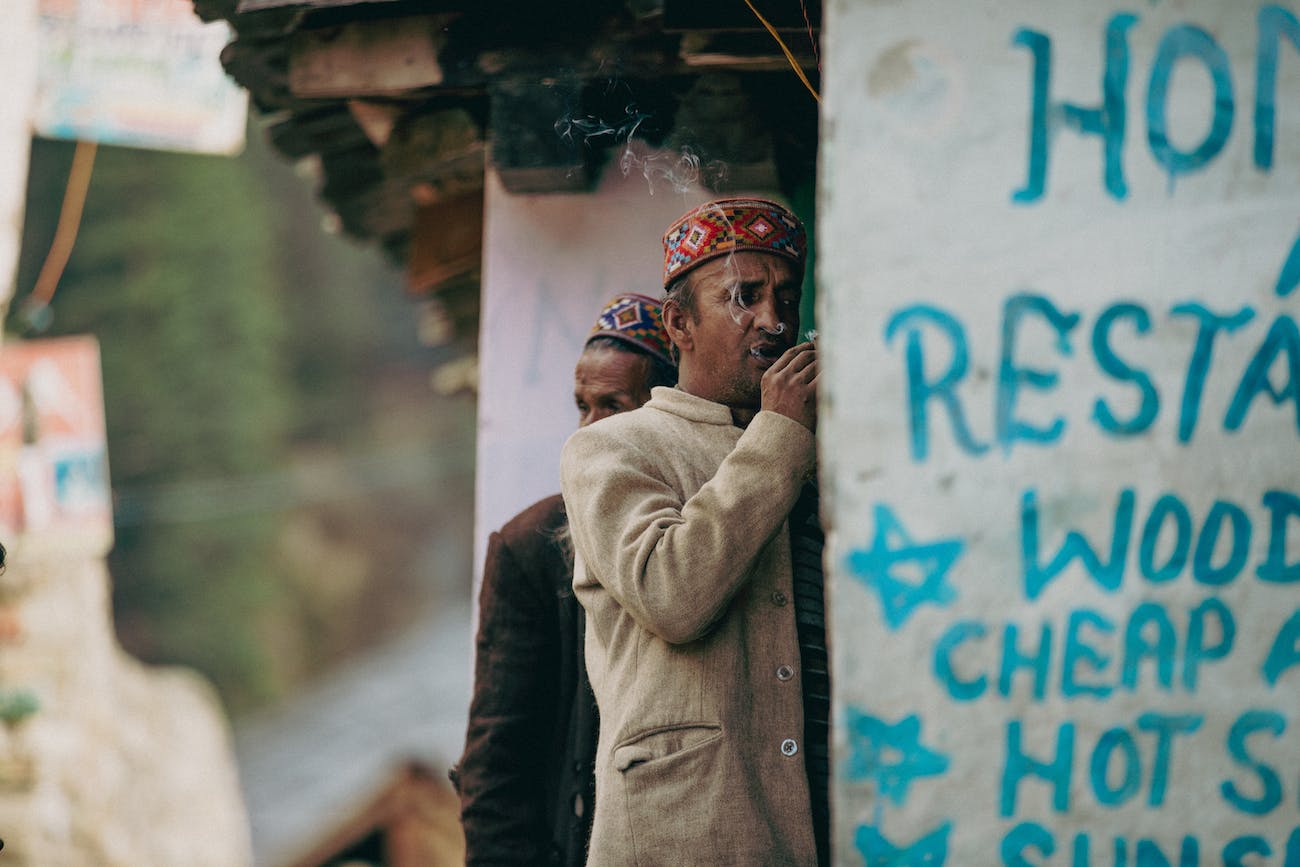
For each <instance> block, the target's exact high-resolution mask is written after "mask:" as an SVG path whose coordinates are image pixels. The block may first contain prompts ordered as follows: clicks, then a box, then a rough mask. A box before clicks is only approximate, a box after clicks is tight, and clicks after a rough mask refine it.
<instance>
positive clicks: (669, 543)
mask: <svg viewBox="0 0 1300 867" xmlns="http://www.w3.org/2000/svg"><path fill="white" fill-rule="evenodd" d="M806 248H807V242H806V235H805V233H804V229H803V226H802V224H800V222H799V220H798V219H797V218H796V217H795V216H794V215H793V214H792V213H790V212H789V211H788V210H787V209H785V208H784V207H782V206H780V205H778V204H775V203H773V202H769V201H765V200H757V199H725V200H720V201H717V202H712V203H710V204H708V205H705V206H702V207H700V208H698V209H695V210H693V211H691V212H690V213H688V214H686V215H685V216H684V217H682V218H681V219H680V220H679V221H677V222H676V223H675V224H674V225H673V226H672V227H670V228H669V230H668V232H667V234H666V235H665V237H664V252H665V268H664V279H665V284H666V296H665V299H664V324H665V327H666V328H667V330H668V334H669V336H670V337H671V339H672V342H673V345H674V346H675V348H676V351H677V354H678V359H679V360H678V369H679V380H678V386H677V388H676V389H670V388H656V389H654V390H653V391H652V393H651V400H650V402H649V403H647V404H646V405H645V406H644V407H642V408H641V409H638V410H635V411H633V412H629V413H624V414H622V415H620V416H617V417H615V418H612V419H610V420H609V421H607V422H605V423H604V424H600V425H593V426H592V427H589V428H584V429H582V430H580V431H578V432H577V433H575V434H574V435H573V436H572V437H570V438H569V440H568V442H567V443H566V444H565V447H564V451H563V454H562V457H561V470H560V475H561V488H562V490H563V492H564V498H565V502H566V504H567V507H568V515H569V521H570V528H571V532H572V536H573V541H574V546H575V550H576V553H577V565H576V567H575V573H574V590H575V592H576V594H577V596H578V599H579V601H580V602H581V603H582V605H583V607H584V608H585V609H586V611H587V644H586V651H587V667H588V672H589V674H590V678H591V684H592V687H593V688H594V690H595V694H596V698H597V701H598V703H599V706H600V714H601V731H600V743H599V747H598V750H597V754H596V816H595V823H594V827H593V829H592V837H591V849H590V863H591V864H593V865H600V867H606V865H624V864H627V865H641V867H645V865H665V867H680V865H705V864H708V865H715V864H735V865H773V867H775V865H782V867H788V865H815V864H818V863H822V864H828V863H829V844H828V837H829V829H828V825H829V810H828V803H827V800H828V792H827V780H828V769H827V734H828V730H827V717H828V706H829V675H828V672H827V666H826V658H827V654H826V634H825V616H824V603H823V594H822V576H821V553H820V552H821V531H820V529H819V526H818V522H817V507H816V489H815V486H814V485H813V484H811V482H812V480H813V477H814V469H815V441H814V430H815V426H816V400H815V396H816V383H817V354H816V350H815V349H814V347H813V345H812V344H811V343H798V344H796V335H797V333H798V330H799V300H800V290H801V285H802V278H803V269H804V262H805V256H806Z"/></svg>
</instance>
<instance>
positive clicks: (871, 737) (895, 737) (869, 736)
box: [844, 705, 948, 807]
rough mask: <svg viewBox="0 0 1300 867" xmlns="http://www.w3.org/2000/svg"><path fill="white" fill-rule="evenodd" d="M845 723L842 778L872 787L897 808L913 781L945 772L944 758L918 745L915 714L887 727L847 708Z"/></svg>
mask: <svg viewBox="0 0 1300 867" xmlns="http://www.w3.org/2000/svg"><path fill="white" fill-rule="evenodd" d="M845 722H846V731H847V732H848V736H849V758H848V761H847V762H845V765H844V776H845V778H846V779H849V780H854V781H868V782H873V783H875V785H876V796H877V797H878V798H882V799H884V798H888V799H889V800H891V801H893V802H894V804H895V805H896V806H899V807H901V806H903V804H904V802H905V801H906V800H907V791H908V788H909V787H910V786H911V785H912V782H913V781H914V780H916V779H918V778H920V777H935V776H939V775H941V774H943V773H944V772H946V771H947V770H948V757H947V756H946V755H944V754H943V753H941V752H938V751H937V750H933V749H930V748H929V747H927V746H925V745H924V744H922V743H921V719H920V717H918V716H917V715H916V714H910V715H908V716H905V717H903V718H902V719H901V720H899V721H898V722H896V723H888V722H886V721H884V720H883V719H880V718H879V717H875V716H872V715H871V714H868V713H863V712H862V711H861V710H860V709H859V708H856V707H854V706H853V705H849V706H848V708H847V709H846V720H845Z"/></svg>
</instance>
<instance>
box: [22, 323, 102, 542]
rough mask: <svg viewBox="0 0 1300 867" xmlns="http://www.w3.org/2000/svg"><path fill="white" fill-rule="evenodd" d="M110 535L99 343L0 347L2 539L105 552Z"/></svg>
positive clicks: (74, 340) (82, 340) (79, 340)
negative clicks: (87, 548)
mask: <svg viewBox="0 0 1300 867" xmlns="http://www.w3.org/2000/svg"><path fill="white" fill-rule="evenodd" d="M112 534H113V511H112V502H111V493H110V489H109V480H108V452H107V440H106V436H105V429H104V398H103V392H102V390H101V386H100V373H99V345H98V344H97V343H96V342H95V340H94V339H92V338H89V337H64V338H56V339H50V340H34V341H26V342H9V343H6V344H5V345H4V346H3V347H0V540H3V542H4V543H5V544H6V545H12V544H13V543H14V541H15V540H18V539H21V540H22V541H23V544H24V545H26V544H28V543H29V542H40V543H41V547H44V548H49V547H54V548H57V549H61V550H64V551H67V550H70V549H72V548H74V547H75V548H79V549H84V548H86V547H93V548H102V549H103V550H105V551H106V550H107V548H108V545H109V544H110V542H111V539H112Z"/></svg>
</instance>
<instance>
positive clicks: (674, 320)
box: [664, 298, 695, 352]
mask: <svg viewBox="0 0 1300 867" xmlns="http://www.w3.org/2000/svg"><path fill="white" fill-rule="evenodd" d="M664 330H665V331H667V332H668V339H669V340H671V341H672V342H673V345H674V346H676V347H677V351H678V352H682V351H683V350H687V351H689V350H691V349H694V348H695V336H694V335H693V334H692V333H691V317H690V315H689V314H687V312H686V311H685V310H683V309H682V305H681V304H679V303H678V302H677V299H676V298H665V299H664Z"/></svg>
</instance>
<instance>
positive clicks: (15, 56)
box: [0, 0, 37, 309]
mask: <svg viewBox="0 0 1300 867" xmlns="http://www.w3.org/2000/svg"><path fill="white" fill-rule="evenodd" d="M36 61H37V57H36V0H17V2H14V3H9V4H6V6H5V24H4V27H0V80H3V81H4V82H5V98H4V101H3V103H0V309H7V306H8V304H9V300H10V299H11V298H13V294H14V280H15V279H17V272H18V252H19V247H21V246H22V237H23V206H24V202H25V200H26V196H27V161H28V157H29V155H30V153H31V146H32V106H33V100H34V99H35V94H36Z"/></svg>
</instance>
